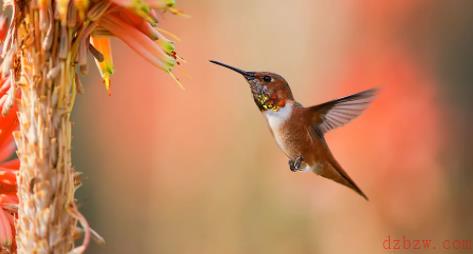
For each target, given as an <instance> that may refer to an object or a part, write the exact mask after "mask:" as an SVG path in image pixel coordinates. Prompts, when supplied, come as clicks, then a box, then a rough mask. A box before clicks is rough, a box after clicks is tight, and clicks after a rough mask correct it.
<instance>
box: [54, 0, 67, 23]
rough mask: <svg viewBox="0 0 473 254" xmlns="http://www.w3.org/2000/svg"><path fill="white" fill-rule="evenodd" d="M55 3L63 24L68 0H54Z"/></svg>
mask: <svg viewBox="0 0 473 254" xmlns="http://www.w3.org/2000/svg"><path fill="white" fill-rule="evenodd" d="M56 4H57V12H58V13H59V19H60V20H61V24H63V25H65V24H66V22H67V9H68V5H69V0H56Z"/></svg>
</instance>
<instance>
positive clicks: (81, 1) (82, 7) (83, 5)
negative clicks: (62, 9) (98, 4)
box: [74, 0, 89, 20]
mask: <svg viewBox="0 0 473 254" xmlns="http://www.w3.org/2000/svg"><path fill="white" fill-rule="evenodd" d="M74 6H75V7H76V8H77V9H78V10H79V18H80V20H84V18H85V12H86V10H87V8H89V0H74Z"/></svg>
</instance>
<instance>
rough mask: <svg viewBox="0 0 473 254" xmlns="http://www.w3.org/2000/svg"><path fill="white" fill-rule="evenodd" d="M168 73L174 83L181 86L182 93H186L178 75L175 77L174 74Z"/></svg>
mask: <svg viewBox="0 0 473 254" xmlns="http://www.w3.org/2000/svg"><path fill="white" fill-rule="evenodd" d="M168 73H169V76H171V78H172V79H174V81H175V82H176V83H177V86H179V88H181V90H182V91H185V90H186V88H185V87H184V86H183V85H182V83H181V81H179V79H178V78H177V77H176V75H174V73H172V72H168Z"/></svg>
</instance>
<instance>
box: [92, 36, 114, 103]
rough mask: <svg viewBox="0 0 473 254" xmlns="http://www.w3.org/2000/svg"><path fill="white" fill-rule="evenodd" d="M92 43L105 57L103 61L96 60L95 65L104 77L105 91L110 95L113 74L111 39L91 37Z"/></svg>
mask: <svg viewBox="0 0 473 254" xmlns="http://www.w3.org/2000/svg"><path fill="white" fill-rule="evenodd" d="M90 43H91V44H92V45H93V46H94V48H95V49H97V50H98V51H99V52H100V53H101V54H102V56H103V61H99V60H98V59H97V58H95V63H96V64H97V67H98V69H99V71H100V76H102V79H103V82H104V84H105V89H107V92H108V94H109V95H110V94H111V90H110V77H111V75H112V74H113V59H112V47H111V45H110V39H109V38H108V37H105V36H91V37H90Z"/></svg>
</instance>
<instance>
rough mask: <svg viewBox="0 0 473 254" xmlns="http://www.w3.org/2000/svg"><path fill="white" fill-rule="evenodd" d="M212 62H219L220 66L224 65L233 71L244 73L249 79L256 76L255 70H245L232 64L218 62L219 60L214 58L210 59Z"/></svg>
mask: <svg viewBox="0 0 473 254" xmlns="http://www.w3.org/2000/svg"><path fill="white" fill-rule="evenodd" d="M210 62H211V63H214V64H217V65H220V66H223V67H225V68H227V69H230V70H232V71H235V72H238V73H240V74H241V75H243V77H245V78H246V79H247V80H252V79H254V78H255V73H254V72H248V71H243V70H241V69H238V68H236V67H233V66H230V65H227V64H224V63H221V62H218V61H214V60H210Z"/></svg>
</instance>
